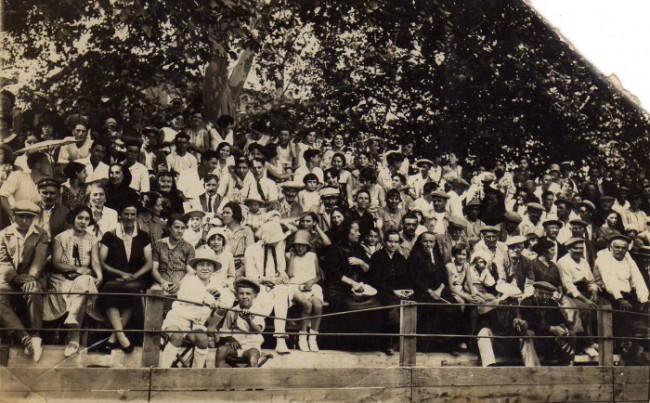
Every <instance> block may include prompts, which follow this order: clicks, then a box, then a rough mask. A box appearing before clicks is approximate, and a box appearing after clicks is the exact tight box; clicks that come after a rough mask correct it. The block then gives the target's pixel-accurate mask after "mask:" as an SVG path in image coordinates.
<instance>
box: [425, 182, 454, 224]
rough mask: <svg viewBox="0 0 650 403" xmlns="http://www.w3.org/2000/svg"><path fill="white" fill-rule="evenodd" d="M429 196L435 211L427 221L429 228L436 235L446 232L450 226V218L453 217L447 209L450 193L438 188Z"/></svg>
mask: <svg viewBox="0 0 650 403" xmlns="http://www.w3.org/2000/svg"><path fill="white" fill-rule="evenodd" d="M429 197H430V199H431V204H432V205H433V211H432V212H431V217H430V218H429V220H428V222H427V228H428V229H429V231H431V232H433V233H434V234H436V235H438V234H444V233H445V232H447V228H449V219H450V218H451V214H449V212H447V209H446V206H447V200H449V195H448V194H447V193H445V192H444V191H443V190H442V189H437V190H434V191H433V192H431V194H430V195H429Z"/></svg>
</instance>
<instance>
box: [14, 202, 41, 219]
mask: <svg viewBox="0 0 650 403" xmlns="http://www.w3.org/2000/svg"><path fill="white" fill-rule="evenodd" d="M11 210H12V211H13V212H14V214H30V215H33V216H37V215H39V214H40V213H41V208H40V207H38V206H37V205H36V203H34V202H33V201H29V200H20V201H17V202H16V204H14V206H13V207H12V208H11Z"/></svg>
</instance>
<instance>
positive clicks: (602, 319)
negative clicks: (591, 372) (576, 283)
mask: <svg viewBox="0 0 650 403" xmlns="http://www.w3.org/2000/svg"><path fill="white" fill-rule="evenodd" d="M599 308H601V309H605V310H600V311H598V312H597V315H596V318H597V320H598V336H601V337H612V336H613V335H614V321H613V318H612V312H611V311H610V310H611V309H612V305H611V304H610V303H609V302H608V301H603V300H601V302H600V304H599ZM598 344H599V347H598V365H600V366H601V367H611V366H612V365H614V339H599V340H598Z"/></svg>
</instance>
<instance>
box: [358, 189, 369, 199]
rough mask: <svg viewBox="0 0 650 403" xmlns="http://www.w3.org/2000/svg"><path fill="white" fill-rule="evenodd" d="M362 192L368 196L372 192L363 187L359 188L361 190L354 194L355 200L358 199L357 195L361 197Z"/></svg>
mask: <svg viewBox="0 0 650 403" xmlns="http://www.w3.org/2000/svg"><path fill="white" fill-rule="evenodd" d="M360 193H365V194H367V195H368V198H370V192H369V191H368V189H365V188H361V189H359V190H358V191H357V193H355V194H354V199H355V200H356V199H357V197H359V194H360Z"/></svg>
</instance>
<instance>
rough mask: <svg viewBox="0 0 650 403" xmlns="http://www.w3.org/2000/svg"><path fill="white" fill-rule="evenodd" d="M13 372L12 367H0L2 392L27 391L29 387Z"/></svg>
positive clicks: (0, 387)
mask: <svg viewBox="0 0 650 403" xmlns="http://www.w3.org/2000/svg"><path fill="white" fill-rule="evenodd" d="M13 372H14V371H13V369H9V368H4V367H0V390H1V391H2V392H28V391H29V390H30V388H29V387H28V386H27V385H25V383H24V382H23V381H21V380H20V379H18V377H17V376H16V375H14V373H13Z"/></svg>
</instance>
